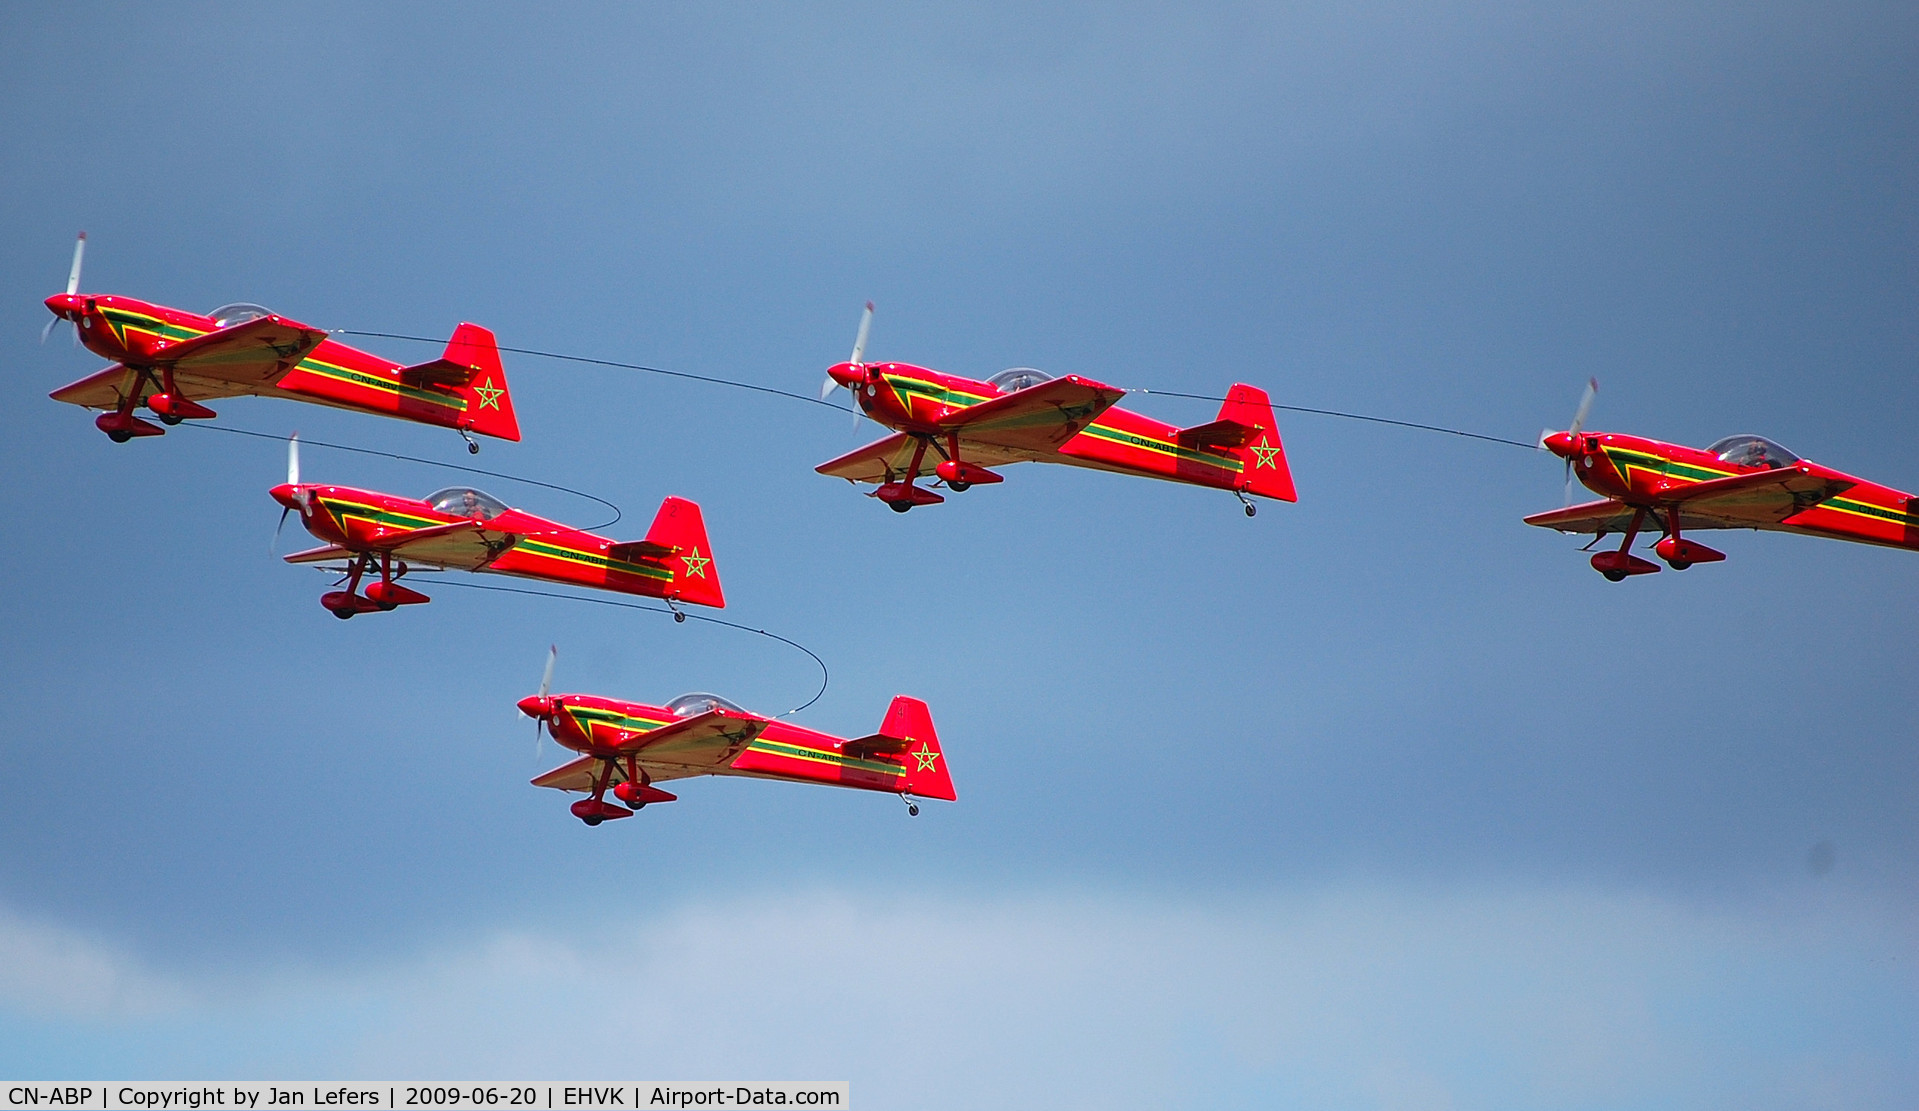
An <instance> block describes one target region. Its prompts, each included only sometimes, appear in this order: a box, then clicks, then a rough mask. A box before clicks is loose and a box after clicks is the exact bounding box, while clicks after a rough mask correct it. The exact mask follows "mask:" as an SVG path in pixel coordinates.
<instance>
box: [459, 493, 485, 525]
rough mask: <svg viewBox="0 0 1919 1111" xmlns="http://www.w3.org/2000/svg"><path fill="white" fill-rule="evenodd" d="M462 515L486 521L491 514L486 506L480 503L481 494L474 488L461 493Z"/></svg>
mask: <svg viewBox="0 0 1919 1111" xmlns="http://www.w3.org/2000/svg"><path fill="white" fill-rule="evenodd" d="M460 516H462V517H472V518H474V519H475V520H480V521H484V520H486V519H487V517H488V516H489V514H488V513H487V511H486V506H484V505H481V504H480V495H479V494H477V493H475V492H474V491H472V490H468V491H466V492H465V493H463V494H461V495H460Z"/></svg>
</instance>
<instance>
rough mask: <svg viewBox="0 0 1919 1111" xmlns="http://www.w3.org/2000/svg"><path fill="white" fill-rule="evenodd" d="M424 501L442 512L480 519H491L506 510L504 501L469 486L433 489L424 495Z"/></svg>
mask: <svg viewBox="0 0 1919 1111" xmlns="http://www.w3.org/2000/svg"><path fill="white" fill-rule="evenodd" d="M426 503H427V504H428V505H430V506H432V507H433V508H434V509H437V510H439V511H440V512H442V513H451V514H452V515H453V516H455V517H478V518H479V519H480V520H482V521H491V520H492V519H493V518H495V517H498V516H499V515H500V514H502V513H505V512H506V510H507V505H506V503H505V502H503V501H501V500H500V499H498V498H496V497H494V496H493V495H492V494H488V493H483V492H481V491H479V490H475V489H473V488H472V487H471V486H449V487H447V488H446V489H444V490H435V491H434V492H433V493H431V494H428V495H427V496H426Z"/></svg>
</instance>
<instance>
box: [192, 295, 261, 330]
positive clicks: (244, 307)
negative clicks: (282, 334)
mask: <svg viewBox="0 0 1919 1111" xmlns="http://www.w3.org/2000/svg"><path fill="white" fill-rule="evenodd" d="M207 315H208V316H210V317H212V318H213V322H214V323H215V324H217V325H219V326H220V327H222V328H230V327H232V326H233V325H235V324H245V323H246V322H247V321H249V320H258V319H260V318H261V317H263V316H272V315H273V310H272V309H269V308H267V307H266V306H265V305H255V304H253V303H252V302H249V301H235V302H234V303H233V304H231V305H221V306H220V307H219V308H217V309H214V310H213V311H212V312H210V313H208V314H207Z"/></svg>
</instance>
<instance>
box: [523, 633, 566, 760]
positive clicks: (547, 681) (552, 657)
mask: <svg viewBox="0 0 1919 1111" xmlns="http://www.w3.org/2000/svg"><path fill="white" fill-rule="evenodd" d="M559 658H560V646H559V645H557V644H549V645H547V646H546V673H545V674H544V675H541V676H540V698H539V703H538V705H540V706H541V707H542V708H543V709H544V708H545V707H546V705H547V702H546V695H547V692H548V691H551V690H552V689H553V664H554V663H555V662H556V661H557V660H559ZM520 713H522V714H525V715H526V716H527V717H530V718H532V719H533V757H534V759H536V760H537V759H539V756H540V726H541V724H543V723H544V722H545V721H546V718H545V717H544V716H543V715H540V714H528V713H527V712H526V710H524V709H522V710H521V711H520Z"/></svg>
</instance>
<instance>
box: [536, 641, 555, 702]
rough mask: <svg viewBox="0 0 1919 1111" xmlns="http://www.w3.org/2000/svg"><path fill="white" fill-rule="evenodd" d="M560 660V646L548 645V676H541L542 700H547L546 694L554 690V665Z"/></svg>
mask: <svg viewBox="0 0 1919 1111" xmlns="http://www.w3.org/2000/svg"><path fill="white" fill-rule="evenodd" d="M559 658H560V646H559V645H557V644H549V645H547V646H546V674H545V675H542V676H540V697H541V698H545V697H546V692H547V691H550V690H552V689H553V664H554V661H556V660H558V659H559Z"/></svg>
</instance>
